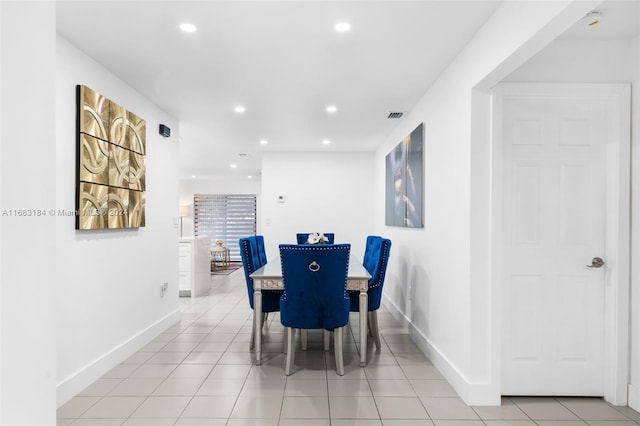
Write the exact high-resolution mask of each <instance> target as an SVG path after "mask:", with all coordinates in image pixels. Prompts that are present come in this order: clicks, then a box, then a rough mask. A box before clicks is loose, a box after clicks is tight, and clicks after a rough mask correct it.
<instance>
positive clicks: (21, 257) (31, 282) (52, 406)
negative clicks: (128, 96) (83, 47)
mask: <svg viewBox="0 0 640 426" xmlns="http://www.w3.org/2000/svg"><path fill="white" fill-rule="evenodd" d="M0 17H1V19H2V20H1V23H0V69H1V74H2V75H1V79H0V91H1V94H2V96H1V100H2V101H1V104H0V123H1V134H0V159H1V164H0V184H1V185H0V211H2V213H3V214H2V215H1V216H0V265H1V266H0V268H1V269H0V287H1V291H0V302H1V306H0V348H1V349H2V350H1V351H0V357H1V358H0V424H3V425H53V424H55V421H56V411H55V410H56V393H55V380H56V379H55V377H56V371H55V369H56V334H55V332H56V330H55V311H56V306H55V292H56V279H55V278H56V264H55V255H56V247H55V221H56V218H55V216H53V215H50V214H48V211H49V209H51V208H54V207H55V185H56V164H55V154H56V151H55V149H56V147H55V141H54V137H55V136H54V129H55V127H56V122H55V115H54V114H53V111H54V107H55V73H54V72H53V70H54V68H55V3H53V2H7V1H3V2H0ZM72 155H73V154H72ZM16 210H18V211H22V212H24V214H29V213H31V214H37V215H31V216H21V217H16V216H15V215H14V214H15V212H16ZM43 210H44V215H43V216H40V215H39V214H40V213H43ZM5 213H6V214H5Z"/></svg>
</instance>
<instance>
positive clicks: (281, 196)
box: [276, 195, 284, 203]
mask: <svg viewBox="0 0 640 426" xmlns="http://www.w3.org/2000/svg"><path fill="white" fill-rule="evenodd" d="M276 201H277V202H278V203H284V195H278V196H277V197H276Z"/></svg>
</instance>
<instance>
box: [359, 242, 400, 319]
mask: <svg viewBox="0 0 640 426" xmlns="http://www.w3.org/2000/svg"><path fill="white" fill-rule="evenodd" d="M390 251H391V240H389V239H386V238H382V237H378V236H375V235H369V236H368V237H367V244H366V247H365V250H364V257H363V259H362V264H363V265H364V267H365V269H366V270H367V271H368V272H369V274H371V279H370V280H369V291H368V293H369V311H375V310H377V309H379V308H380V300H381V299H382V286H383V285H384V277H385V274H386V272H387V263H388V262H389V252H390ZM358 296H359V293H358V292H349V298H350V299H351V308H350V310H351V312H358V310H359V299H358Z"/></svg>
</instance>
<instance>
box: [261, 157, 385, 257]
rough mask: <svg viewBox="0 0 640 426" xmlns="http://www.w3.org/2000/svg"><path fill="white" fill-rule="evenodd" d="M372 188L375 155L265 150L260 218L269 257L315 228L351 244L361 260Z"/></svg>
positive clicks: (368, 226) (370, 217) (369, 229)
mask: <svg viewBox="0 0 640 426" xmlns="http://www.w3.org/2000/svg"><path fill="white" fill-rule="evenodd" d="M374 188H375V185H374V181H373V154H372V153H342V152H341V153H325V152H287V153H276V152H269V153H265V154H264V155H263V159H262V201H261V205H260V208H259V209H260V211H262V215H261V218H260V219H259V221H260V223H261V229H262V233H263V235H264V238H265V246H266V250H267V256H268V257H273V256H276V255H277V254H278V244H280V243H295V242H296V233H298V232H315V231H317V232H334V233H335V234H336V237H335V238H336V240H335V242H336V243H351V252H352V253H353V254H354V255H356V256H358V257H359V258H360V259H362V255H363V253H364V245H365V242H366V238H367V235H372V234H373V233H374V220H373V214H372V211H373V206H374V203H373V200H374ZM278 195H284V197H285V202H284V203H278V202H277V200H276V197H277V196H278ZM382 235H384V234H382ZM391 256H392V257H393V256H394V251H393V248H392V251H391Z"/></svg>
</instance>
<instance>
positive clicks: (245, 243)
mask: <svg viewBox="0 0 640 426" xmlns="http://www.w3.org/2000/svg"><path fill="white" fill-rule="evenodd" d="M239 244H240V257H241V258H242V266H243V268H244V278H245V280H246V282H247V292H248V296H249V306H251V309H253V279H251V277H250V276H249V275H251V274H252V273H254V272H255V271H256V270H257V269H259V268H261V267H262V266H264V265H265V264H266V263H267V255H266V253H265V249H264V237H263V236H262V235H254V236H251V237H246V238H240V241H239ZM281 294H282V293H281V292H274V291H267V292H263V294H262V312H277V311H279V310H280V295H281Z"/></svg>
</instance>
